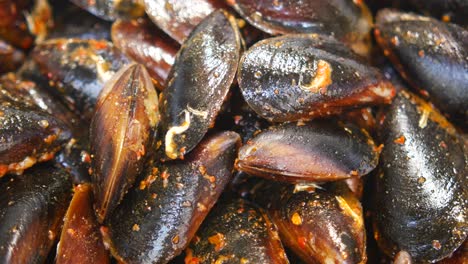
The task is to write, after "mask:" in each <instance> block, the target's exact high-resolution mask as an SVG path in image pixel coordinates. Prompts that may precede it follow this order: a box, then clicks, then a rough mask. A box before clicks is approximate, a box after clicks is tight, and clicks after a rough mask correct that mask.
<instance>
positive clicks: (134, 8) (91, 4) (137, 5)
mask: <svg viewBox="0 0 468 264" xmlns="http://www.w3.org/2000/svg"><path fill="white" fill-rule="evenodd" d="M70 1H71V2H73V3H74V4H75V5H77V6H79V7H81V8H83V9H85V10H87V11H88V12H90V13H91V14H93V15H95V16H97V17H99V18H101V19H104V20H108V21H113V20H115V19H117V18H126V19H129V18H136V17H141V16H143V15H144V14H145V7H144V4H143V0H93V1H89V0H70Z"/></svg>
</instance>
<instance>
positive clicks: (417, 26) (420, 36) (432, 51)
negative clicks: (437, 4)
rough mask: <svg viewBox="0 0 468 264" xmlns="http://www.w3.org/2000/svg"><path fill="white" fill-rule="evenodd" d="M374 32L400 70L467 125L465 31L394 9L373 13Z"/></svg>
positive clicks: (467, 47) (467, 41) (467, 46)
mask: <svg viewBox="0 0 468 264" xmlns="http://www.w3.org/2000/svg"><path fill="white" fill-rule="evenodd" d="M375 36H376V39H377V41H378V43H379V44H380V46H381V47H382V48H383V49H384V52H385V54H386V55H387V56H388V57H389V59H390V60H391V61H392V63H393V64H394V65H395V66H396V68H397V69H398V70H399V72H400V74H401V75H402V76H403V77H404V78H405V79H406V80H407V81H408V82H409V83H410V84H411V85H412V86H413V87H414V88H416V89H418V90H420V91H421V93H422V94H425V95H428V96H429V97H430V99H431V101H433V102H434V104H435V105H436V106H437V107H438V108H439V109H440V110H441V111H442V112H444V113H446V114H448V115H449V117H450V119H451V120H454V121H455V122H456V123H457V124H459V125H460V126H462V127H463V128H465V129H468V104H467V103H466V102H468V60H467V57H468V31H467V30H466V29H464V28H462V27H459V26H457V25H455V24H450V23H443V22H440V21H437V20H435V19H432V18H429V17H424V16H418V15H416V14H411V13H401V12H398V11H396V10H390V9H384V10H382V11H380V12H379V14H378V15H377V27H376V30H375Z"/></svg>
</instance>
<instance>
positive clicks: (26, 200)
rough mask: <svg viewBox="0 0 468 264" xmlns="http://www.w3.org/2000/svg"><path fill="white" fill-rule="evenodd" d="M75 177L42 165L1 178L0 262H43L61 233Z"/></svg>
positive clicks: (48, 165) (58, 169)
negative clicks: (20, 173)
mask: <svg viewBox="0 0 468 264" xmlns="http://www.w3.org/2000/svg"><path fill="white" fill-rule="evenodd" d="M71 188H72V186H71V179H70V176H69V174H68V173H67V172H66V171H65V170H62V169H60V168H56V167H53V166H51V165H50V164H47V165H39V166H35V167H34V168H32V169H30V170H28V171H27V172H26V173H25V174H23V175H10V176H6V177H4V178H1V179H0V262H1V263H43V262H44V261H45V260H46V258H47V255H48V254H49V251H50V249H51V248H52V246H53V245H54V243H55V240H56V238H57V237H58V235H59V234H60V227H61V223H62V219H63V216H64V215H65V211H66V210H67V206H68V202H69V201H70V198H71Z"/></svg>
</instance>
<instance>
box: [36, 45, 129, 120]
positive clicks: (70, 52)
mask: <svg viewBox="0 0 468 264" xmlns="http://www.w3.org/2000/svg"><path fill="white" fill-rule="evenodd" d="M31 54H32V58H33V59H34V61H35V62H36V63H37V64H38V68H39V70H40V72H41V73H42V74H43V75H45V76H47V78H48V79H49V81H50V82H49V83H50V84H51V85H52V87H53V88H55V89H54V90H53V91H51V92H53V93H55V94H56V95H57V96H59V97H60V98H61V99H62V101H63V102H64V103H65V104H66V105H67V106H68V107H69V108H70V109H72V110H73V111H75V112H76V113H77V114H79V115H80V117H82V118H83V120H86V121H87V122H89V121H90V120H91V118H92V116H93V114H94V106H95V104H96V101H97V97H98V95H99V93H100V91H101V89H102V87H103V85H104V83H105V82H106V81H107V80H109V79H110V78H111V77H112V76H113V75H114V73H115V72H117V71H118V70H119V69H120V68H121V67H123V66H124V65H125V64H127V63H128V62H129V60H128V59H127V58H126V57H125V56H124V55H123V54H122V53H121V52H119V50H117V49H116V48H115V47H114V46H113V45H112V43H110V42H108V41H106V40H81V39H51V40H46V41H44V42H43V43H41V44H39V45H36V47H35V48H34V50H33V51H32V52H31Z"/></svg>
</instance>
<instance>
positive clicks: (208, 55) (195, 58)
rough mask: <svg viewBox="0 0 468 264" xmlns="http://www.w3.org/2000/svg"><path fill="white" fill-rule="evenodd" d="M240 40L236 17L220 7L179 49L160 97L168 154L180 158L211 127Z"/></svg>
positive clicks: (235, 62) (232, 73)
mask: <svg viewBox="0 0 468 264" xmlns="http://www.w3.org/2000/svg"><path fill="white" fill-rule="evenodd" d="M240 42H241V40H240V35H239V32H238V29H237V25H236V21H235V19H234V18H233V17H232V16H231V15H229V14H228V13H226V12H225V11H222V10H218V11H215V12H213V13H212V14H211V15H209V16H208V17H207V18H206V19H204V20H203V21H202V22H201V23H200V24H199V25H198V26H197V27H196V28H195V29H194V31H193V32H192V33H191V35H190V36H189V38H188V39H187V41H186V42H185V43H184V44H183V45H182V47H181V49H180V50H179V53H178V54H177V57H176V61H175V64H174V66H173V67H172V70H171V72H170V73H169V76H168V79H167V87H166V88H165V89H164V91H163V92H162V93H161V96H160V101H159V102H160V106H161V121H162V123H161V124H162V130H163V135H164V137H165V152H166V156H167V157H169V158H170V159H176V158H181V157H183V156H184V154H185V153H187V152H189V151H190V150H192V149H193V148H194V147H195V146H196V145H197V144H198V142H200V140H201V139H202V138H203V136H204V135H205V134H206V132H207V131H208V129H209V128H210V127H212V126H213V124H214V121H215V118H216V116H217V114H218V112H219V111H220V109H221V106H222V104H223V102H224V100H225V99H226V96H227V94H228V91H229V88H230V86H231V83H232V81H233V79H234V76H235V73H236V70H237V65H238V61H239V57H240V54H239V53H240V48H241V43H240Z"/></svg>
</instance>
